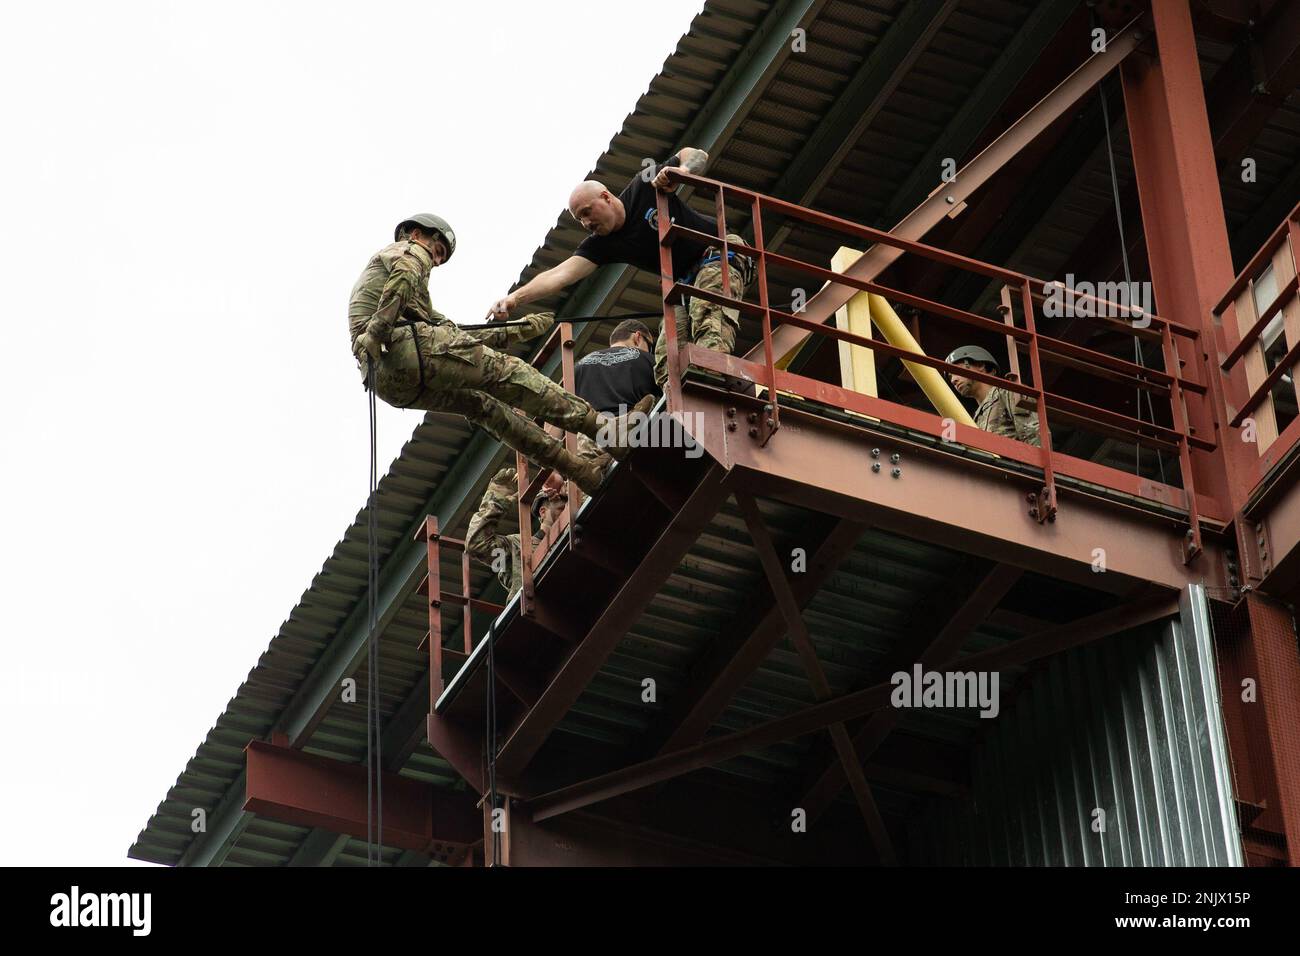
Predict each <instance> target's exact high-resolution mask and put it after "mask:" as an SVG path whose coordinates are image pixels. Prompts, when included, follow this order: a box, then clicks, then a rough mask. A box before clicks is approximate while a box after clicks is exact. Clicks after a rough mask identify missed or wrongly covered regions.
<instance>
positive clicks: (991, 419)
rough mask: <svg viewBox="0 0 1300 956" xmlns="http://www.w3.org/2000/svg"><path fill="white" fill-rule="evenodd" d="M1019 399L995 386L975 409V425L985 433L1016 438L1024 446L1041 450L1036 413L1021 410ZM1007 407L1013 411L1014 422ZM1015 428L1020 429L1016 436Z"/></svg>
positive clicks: (1014, 393)
mask: <svg viewBox="0 0 1300 956" xmlns="http://www.w3.org/2000/svg"><path fill="white" fill-rule="evenodd" d="M1020 398H1021V396H1020V394H1019V393H1018V392H1012V391H1009V390H1008V389H1005V388H997V387H996V386H995V387H994V388H993V389H992V391H990V392H989V393H988V395H986V396H985V397H984V401H982V402H980V405H979V408H977V409H975V424H976V426H977V427H979V428H982V429H984V431H986V432H992V433H993V434H995V435H1005V436H1006V437H1007V438H1017V439H1019V440H1020V441H1023V442H1025V443H1026V444H1029V445H1033V446H1035V447H1038V448H1041V447H1042V440H1041V439H1040V438H1039V437H1038V413H1037V412H1031V411H1030V410H1029V409H1027V408H1022V407H1021V406H1020ZM1008 406H1010V408H1012V409H1015V419H1014V420H1013V419H1012V417H1011V416H1012V413H1011V411H1009V409H1008ZM1017 426H1019V429H1020V434H1019V435H1017V434H1016V428H1017Z"/></svg>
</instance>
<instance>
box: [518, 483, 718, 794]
mask: <svg viewBox="0 0 1300 956" xmlns="http://www.w3.org/2000/svg"><path fill="white" fill-rule="evenodd" d="M729 490H730V489H729V487H728V483H727V476H726V475H725V473H724V472H723V471H722V470H721V469H719V468H718V467H717V466H716V464H715V465H714V466H712V467H711V468H710V469H709V470H708V472H706V473H705V475H704V477H703V478H702V479H701V481H700V483H699V485H697V486H696V488H695V490H694V491H693V492H692V493H691V496H690V499H689V500H688V501H687V502H686V504H685V505H684V506H683V507H682V510H681V511H679V512H678V513H677V514H676V515H674V516H673V517H672V519H671V521H670V522H669V524H668V526H667V527H666V528H665V529H664V532H663V534H661V535H660V537H659V539H658V540H657V541H656V542H655V543H654V545H653V546H651V548H650V551H649V552H648V553H647V555H646V557H645V559H644V560H643V561H642V562H641V564H640V566H639V567H638V568H637V572H636V574H635V576H633V577H632V578H630V579H629V580H628V581H627V582H626V583H625V584H624V585H623V587H622V588H621V589H620V590H619V592H618V594H616V595H615V596H614V598H613V600H611V601H610V603H609V605H608V607H606V608H605V611H604V612H603V613H602V614H601V616H600V618H599V619H598V620H597V621H596V623H595V624H594V625H593V626H592V628H591V630H590V631H589V632H588V633H587V634H586V635H585V636H584V637H583V638H582V639H581V641H580V642H579V643H578V645H577V646H576V647H575V648H574V649H573V651H572V653H571V654H570V655H569V656H568V658H567V659H566V660H565V661H564V663H563V664H561V665H560V667H559V669H558V670H557V671H556V672H555V674H553V675H552V676H551V678H550V679H549V681H548V686H547V688H546V690H545V691H544V692H543V694H542V697H541V699H540V700H538V702H537V704H536V705H535V706H533V707H532V708H531V709H529V710H528V711H526V712H525V713H524V714H522V715H521V716H520V718H519V720H518V721H516V723H515V725H514V727H512V728H511V730H510V734H509V737H508V739H507V740H506V743H505V745H504V746H503V747H502V748H501V751H500V753H499V754H498V756H497V770H498V772H499V773H500V774H501V776H502V777H503V778H511V777H517V776H518V775H519V773H520V772H521V771H522V770H523V769H524V768H525V767H526V766H527V764H528V762H529V761H530V760H532V758H533V756H534V755H535V754H536V753H537V751H538V750H539V749H541V746H542V744H543V743H544V742H545V741H546V738H547V737H548V736H550V734H551V731H552V730H554V729H555V725H556V724H558V723H559V722H560V719H561V718H562V717H563V716H564V715H565V714H566V713H568V711H569V708H570V707H572V706H573V705H574V703H575V702H576V701H577V699H578V697H579V696H581V694H582V691H583V689H584V688H585V687H586V686H587V684H588V683H590V681H591V679H592V677H594V676H595V675H596V672H597V671H598V670H600V668H601V665H603V664H604V663H605V659H606V658H608V657H609V655H610V653H611V652H612V651H613V650H614V647H615V646H616V645H617V644H618V642H619V641H620V640H622V638H623V635H624V634H625V633H627V630H628V628H630V627H631V626H632V625H633V624H634V623H636V620H637V618H638V617H640V615H641V612H642V611H644V610H645V607H646V605H648V604H649V603H650V601H651V600H652V599H653V598H654V596H655V594H656V593H657V592H658V590H659V587H660V585H661V584H662V583H663V582H664V580H665V579H666V578H667V577H668V575H669V574H671V573H672V572H673V570H674V569H675V568H676V567H677V564H678V562H679V561H681V558H682V555H684V554H685V553H686V551H687V550H688V549H689V548H690V547H691V545H692V544H694V543H695V540H696V538H697V537H699V533H700V530H701V529H702V528H703V527H704V526H705V525H706V524H708V522H709V521H710V520H711V519H712V518H713V516H714V514H716V513H717V510H718V506H719V505H720V504H721V503H722V501H723V499H724V498H726V496H727V494H728V492H729Z"/></svg>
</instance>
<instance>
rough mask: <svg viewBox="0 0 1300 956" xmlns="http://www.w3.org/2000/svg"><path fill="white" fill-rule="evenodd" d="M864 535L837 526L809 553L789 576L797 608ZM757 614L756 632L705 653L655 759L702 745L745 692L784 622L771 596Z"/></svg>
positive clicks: (853, 526)
mask: <svg viewBox="0 0 1300 956" xmlns="http://www.w3.org/2000/svg"><path fill="white" fill-rule="evenodd" d="M865 531H866V525H864V524H861V523H859V522H856V521H845V520H841V521H839V522H838V523H837V524H836V525H835V527H834V528H833V529H832V531H831V533H830V534H829V535H827V537H826V538H825V539H824V540H823V541H822V542H821V544H820V545H819V546H818V547H817V548H816V549H815V550H814V551H811V553H810V554H809V557H808V568H807V570H806V571H804V572H803V573H802V574H797V575H793V576H792V580H791V581H790V590H791V591H792V592H793V593H794V597H795V603H796V604H798V606H799V607H801V608H802V607H803V606H804V605H806V604H807V603H808V602H809V601H811V600H812V599H813V596H814V595H815V594H816V593H817V591H818V589H819V588H820V587H821V586H822V583H823V582H824V581H825V580H826V578H827V576H828V575H830V574H831V572H833V571H834V570H835V569H836V568H837V567H839V565H840V562H842V561H843V560H844V558H845V557H847V556H848V554H849V553H850V552H851V551H852V550H853V546H854V545H855V544H856V543H857V541H858V539H859V538H861V537H862V535H863V533H864V532H865ZM757 613H758V615H759V620H758V624H757V625H756V626H754V627H752V628H751V627H749V626H748V623H746V625H745V626H744V627H743V628H742V629H741V631H738V632H735V633H727V634H722V635H719V638H718V640H717V641H715V642H714V643H713V645H711V646H710V648H709V650H708V651H707V652H706V653H707V654H708V655H709V657H708V658H707V659H706V660H705V661H704V662H703V663H702V664H701V666H700V668H699V669H698V675H696V676H694V677H693V678H692V681H691V684H690V686H688V687H687V689H686V691H685V692H684V693H683V694H682V696H681V699H682V701H683V706H684V713H683V714H682V716H681V717H680V720H678V722H677V725H676V727H675V728H674V729H673V731H672V733H671V734H669V736H668V739H667V740H666V741H665V742H664V744H663V746H662V747H660V748H659V753H671V752H672V751H674V750H680V749H682V748H683V747H689V746H690V745H691V744H695V743H698V742H699V741H700V740H703V739H704V735H705V734H706V733H708V730H709V728H710V727H712V726H713V724H714V722H715V721H716V720H717V719H718V717H719V716H721V714H722V712H723V711H724V710H725V709H726V707H727V704H728V703H729V702H730V700H731V698H732V697H734V696H735V694H736V691H738V690H740V688H741V687H743V686H744V684H745V681H747V680H748V679H749V677H750V675H751V674H753V673H754V671H756V670H757V669H758V667H759V665H761V664H762V663H763V661H764V660H765V659H766V658H767V655H768V654H770V653H771V652H772V648H774V647H776V645H777V642H778V641H780V639H781V635H782V633H784V628H783V621H784V618H783V616H782V614H781V609H780V608H779V607H777V605H776V601H775V599H774V598H772V597H771V595H770V594H769V595H768V596H767V597H765V598H764V599H763V604H762V606H761V607H760V608H759V610H758V612H757ZM749 620H752V618H751V619H749Z"/></svg>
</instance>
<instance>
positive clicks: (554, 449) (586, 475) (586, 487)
mask: <svg viewBox="0 0 1300 956" xmlns="http://www.w3.org/2000/svg"><path fill="white" fill-rule="evenodd" d="M532 458H533V460H535V461H536V462H537V464H539V465H541V466H542V467H543V468H553V469H555V470H556V471H557V472H559V473H560V474H561V475H562V476H563V477H565V478H568V479H569V480H570V481H573V482H575V483H576V484H577V485H578V487H579V488H581V489H582V490H583V491H585V492H586V493H587V494H589V495H594V494H595V493H596V492H597V491H599V490H600V485H601V482H602V481H604V479H605V469H604V468H603V467H601V462H600V461H599V460H593V459H590V458H579V457H578V456H577V455H575V454H573V453H571V452H570V451H569V449H567V448H565V447H564V446H563V445H562V444H560V443H559V442H557V441H551V442H547V443H546V444H545V445H543V446H541V447H540V448H538V449H537V451H536V453H535V454H534V455H533V456H532Z"/></svg>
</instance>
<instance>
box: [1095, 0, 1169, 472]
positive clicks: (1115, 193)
mask: <svg viewBox="0 0 1300 956" xmlns="http://www.w3.org/2000/svg"><path fill="white" fill-rule="evenodd" d="M1089 17H1090V18H1091V20H1092V26H1093V28H1094V29H1095V28H1096V26H1097V8H1096V6H1095V5H1089ZM1097 92H1098V93H1100V94H1101V120H1102V124H1103V125H1104V126H1105V127H1106V158H1107V159H1108V160H1109V162H1110V191H1111V197H1112V199H1113V200H1114V203H1115V223H1116V225H1118V226H1119V254H1120V260H1121V261H1122V262H1123V264H1124V288H1125V289H1127V290H1128V291H1129V292H1132V291H1133V273H1132V271H1131V270H1130V269H1129V263H1128V240H1127V238H1125V236H1124V212H1123V210H1122V209H1121V208H1120V202H1119V175H1118V174H1117V173H1116V172H1115V147H1114V145H1113V144H1112V143H1111V138H1110V107H1109V105H1108V103H1107V100H1106V83H1105V80H1104V79H1103V80H1102V81H1101V82H1100V83H1098V84H1097ZM1144 314H1145V313H1144ZM1129 317H1130V319H1131V318H1132V312H1131V311H1130V313H1129ZM1133 359H1134V361H1135V362H1136V363H1137V364H1138V365H1140V366H1141V367H1143V368H1146V364H1147V363H1146V362H1145V361H1144V360H1143V358H1142V346H1141V344H1140V340H1139V339H1138V337H1137V336H1136V335H1134V336H1133ZM1170 371H1171V373H1172V372H1173V370H1170ZM1143 395H1145V396H1146V400H1147V413H1148V414H1149V415H1150V416H1151V422H1152V424H1154V423H1155V420H1156V409H1155V405H1154V404H1153V402H1152V400H1151V393H1150V392H1148V391H1147V390H1146V389H1144V388H1142V386H1140V385H1139V386H1137V417H1138V421H1142V396H1143ZM1133 448H1134V452H1133V456H1134V457H1133V473H1134V474H1141V472H1142V443H1141V442H1136V443H1135V444H1134V446H1133ZM1155 454H1156V465H1157V467H1159V469H1160V482H1161V484H1165V483H1166V482H1165V463H1164V460H1163V459H1162V458H1161V457H1160V452H1158V451H1157V452H1156V453H1155Z"/></svg>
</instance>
